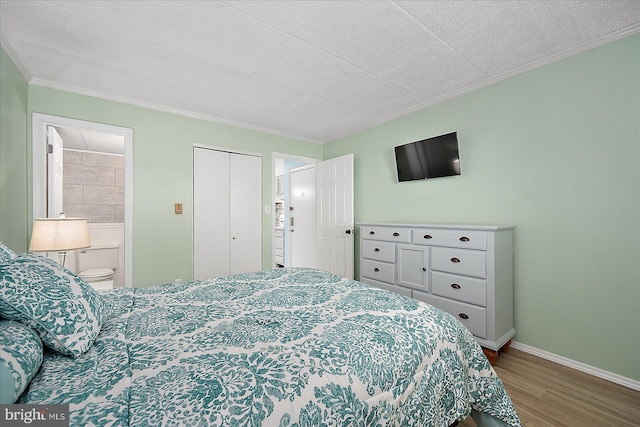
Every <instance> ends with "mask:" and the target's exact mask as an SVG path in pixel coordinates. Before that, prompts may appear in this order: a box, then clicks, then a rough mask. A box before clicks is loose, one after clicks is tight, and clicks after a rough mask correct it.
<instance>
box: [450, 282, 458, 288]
mask: <svg viewBox="0 0 640 427" xmlns="http://www.w3.org/2000/svg"><path fill="white" fill-rule="evenodd" d="M451 287H452V288H453V289H460V285H458V284H457V283H452V284H451Z"/></svg>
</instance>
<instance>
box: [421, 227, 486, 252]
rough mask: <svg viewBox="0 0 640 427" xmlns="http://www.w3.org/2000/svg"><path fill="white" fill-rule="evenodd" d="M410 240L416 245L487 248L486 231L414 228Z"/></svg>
mask: <svg viewBox="0 0 640 427" xmlns="http://www.w3.org/2000/svg"><path fill="white" fill-rule="evenodd" d="M411 237H412V242H413V243H415V244H417V245H429V246H447V247H451V248H463V249H465V248H466V249H487V233H484V232H482V231H466V230H440V229H437V228H414V229H412V230H411Z"/></svg>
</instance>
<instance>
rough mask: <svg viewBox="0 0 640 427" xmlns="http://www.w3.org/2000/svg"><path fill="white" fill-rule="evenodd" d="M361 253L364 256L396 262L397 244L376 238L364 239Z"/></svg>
mask: <svg viewBox="0 0 640 427" xmlns="http://www.w3.org/2000/svg"><path fill="white" fill-rule="evenodd" d="M361 255H362V257H363V258H368V259H375V260H378V261H385V262H396V244H395V243H391V242H377V241H375V240H363V241H362V254H361Z"/></svg>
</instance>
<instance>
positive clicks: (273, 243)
mask: <svg viewBox="0 0 640 427" xmlns="http://www.w3.org/2000/svg"><path fill="white" fill-rule="evenodd" d="M277 159H284V160H297V161H301V162H306V163H307V166H311V165H313V166H314V167H315V166H316V165H317V164H318V163H319V162H321V161H322V159H314V158H313V157H304V156H297V155H295V154H287V153H278V152H275V151H272V152H271V212H272V215H271V222H270V224H271V225H270V227H269V228H270V230H271V258H270V260H269V264H270V265H273V266H274V267H275V264H274V255H275V253H276V239H275V236H274V229H275V220H274V218H275V217H274V215H275V212H274V209H275V205H276V160H277ZM285 191H289V189H288V188H285ZM288 200H289V196H288V195H287V196H286V197H285V201H287V203H285V218H286V217H288V215H287V213H288V212H289V211H288V209H289V205H288ZM285 223H286V221H285ZM284 230H285V232H284V241H285V257H284V258H285V266H288V264H289V254H288V252H287V251H288V250H291V249H290V248H289V249H287V241H288V239H289V233H288V232H287V227H286V226H285V228H284Z"/></svg>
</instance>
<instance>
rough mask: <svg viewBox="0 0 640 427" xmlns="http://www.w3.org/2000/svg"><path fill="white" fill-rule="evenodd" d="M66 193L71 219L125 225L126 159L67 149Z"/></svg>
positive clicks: (68, 212) (64, 171)
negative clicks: (80, 218) (79, 218)
mask: <svg viewBox="0 0 640 427" xmlns="http://www.w3.org/2000/svg"><path fill="white" fill-rule="evenodd" d="M63 192H64V213H65V215H66V216H67V217H82V218H87V221H89V222H90V223H117V222H124V156H122V155H111V154H101V153H93V152H88V151H74V150H64V170H63Z"/></svg>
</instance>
